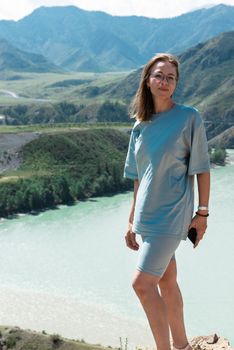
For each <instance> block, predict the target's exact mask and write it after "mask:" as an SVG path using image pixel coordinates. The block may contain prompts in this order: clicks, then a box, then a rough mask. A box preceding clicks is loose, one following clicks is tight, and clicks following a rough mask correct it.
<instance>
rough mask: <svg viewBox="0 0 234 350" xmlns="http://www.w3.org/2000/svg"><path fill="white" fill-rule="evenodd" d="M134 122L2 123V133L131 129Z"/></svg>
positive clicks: (0, 129) (0, 130) (0, 128)
mask: <svg viewBox="0 0 234 350" xmlns="http://www.w3.org/2000/svg"><path fill="white" fill-rule="evenodd" d="M131 126H132V123H130V122H129V123H114V122H111V123H108V122H104V123H101V122H99V123H79V124H78V123H75V124H72V123H69V124H66V123H55V124H33V125H32V124H31V125H1V126H0V134H1V133H2V134H3V133H13V134H14V133H20V132H53V133H56V132H70V131H76V130H85V129H96V128H110V127H111V128H116V129H124V128H127V129H130V128H131Z"/></svg>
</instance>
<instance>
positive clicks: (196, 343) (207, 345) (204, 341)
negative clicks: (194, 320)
mask: <svg viewBox="0 0 234 350" xmlns="http://www.w3.org/2000/svg"><path fill="white" fill-rule="evenodd" d="M190 344H191V346H192V348H193V349H194V350H221V349H222V350H225V349H227V350H232V348H231V347H230V343H229V341H228V340H227V339H226V338H224V337H219V336H218V335H217V334H216V333H215V334H212V335H209V336H200V337H194V338H193V339H192V340H191V341H190Z"/></svg>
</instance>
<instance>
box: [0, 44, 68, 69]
mask: <svg viewBox="0 0 234 350" xmlns="http://www.w3.org/2000/svg"><path fill="white" fill-rule="evenodd" d="M8 70H11V71H15V72H59V71H62V70H61V68H59V67H57V66H56V65H55V64H53V63H51V62H49V61H48V60H47V59H46V58H45V57H43V56H42V55H38V54H34V53H28V52H25V51H22V50H19V49H17V48H15V47H14V46H13V45H11V44H10V43H9V42H7V41H6V40H4V39H1V38H0V71H8Z"/></svg>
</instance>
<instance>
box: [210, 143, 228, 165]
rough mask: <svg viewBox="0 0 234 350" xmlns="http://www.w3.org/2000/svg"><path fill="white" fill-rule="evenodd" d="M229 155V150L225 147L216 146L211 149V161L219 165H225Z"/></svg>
mask: <svg viewBox="0 0 234 350" xmlns="http://www.w3.org/2000/svg"><path fill="white" fill-rule="evenodd" d="M226 157H227V152H226V150H225V148H222V147H220V148H214V149H213V150H211V151H210V161H211V163H215V164H217V165H225V160H226Z"/></svg>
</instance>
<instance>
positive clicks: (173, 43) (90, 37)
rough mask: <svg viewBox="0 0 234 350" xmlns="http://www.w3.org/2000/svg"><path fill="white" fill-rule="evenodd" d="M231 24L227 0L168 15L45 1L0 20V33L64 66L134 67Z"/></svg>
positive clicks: (85, 68) (232, 8)
mask: <svg viewBox="0 0 234 350" xmlns="http://www.w3.org/2000/svg"><path fill="white" fill-rule="evenodd" d="M233 29H234V6H228V5H216V6H213V7H211V8H208V9H201V10H196V11H193V12H189V13H186V14H182V15H180V16H176V17H172V18H169V19H168V18H162V19H155V18H148V17H144V16H112V15H109V14H107V13H105V12H101V11H86V10H82V9H80V8H78V7H75V6H64V7H60V6H55V7H45V6H43V7H40V8H38V9H36V10H34V11H33V12H32V13H31V14H30V15H28V16H26V17H24V18H22V19H20V20H19V21H17V22H14V21H5V20H4V21H0V32H1V36H2V37H4V38H5V39H6V40H8V41H9V42H10V43H11V44H12V45H14V46H16V47H17V48H18V49H23V50H25V51H29V52H34V53H37V54H42V55H44V56H45V57H46V58H47V59H49V60H50V61H52V62H53V63H54V64H56V65H59V66H61V67H63V68H65V69H69V70H76V71H96V72H102V71H119V70H126V69H134V68H137V67H139V66H140V65H142V64H143V63H144V62H145V61H146V60H147V59H148V58H149V57H151V56H152V55H153V54H154V53H155V52H163V51H166V52H168V51H170V52H172V53H175V54H178V53H180V52H183V51H184V50H185V49H187V48H189V47H191V46H194V45H196V44H198V42H201V41H205V40H208V39H209V38H211V37H214V36H216V35H218V34H220V33H221V32H226V31H230V30H233ZM16 34H17V35H16Z"/></svg>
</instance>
